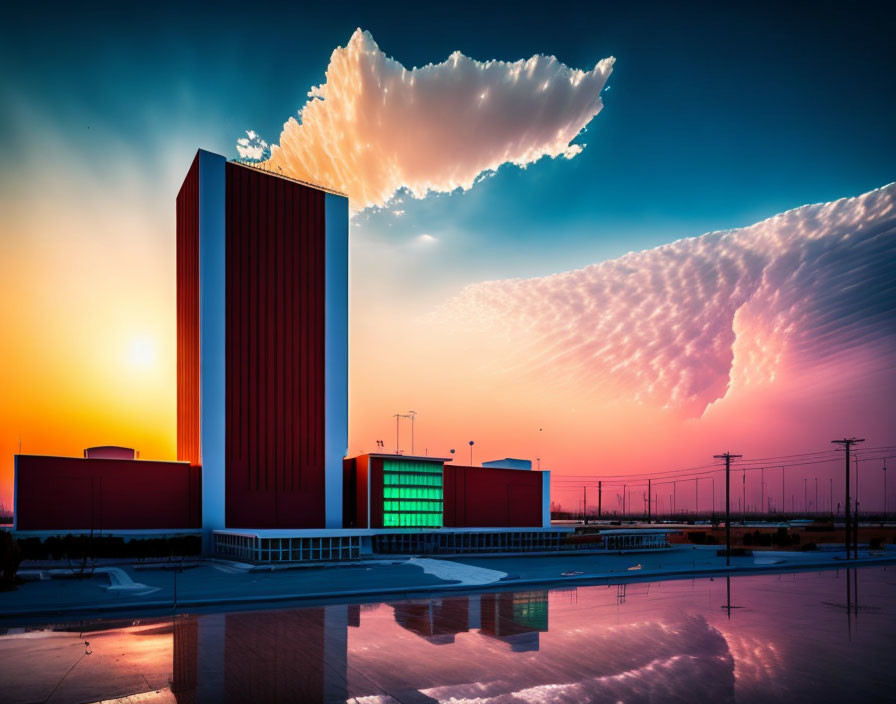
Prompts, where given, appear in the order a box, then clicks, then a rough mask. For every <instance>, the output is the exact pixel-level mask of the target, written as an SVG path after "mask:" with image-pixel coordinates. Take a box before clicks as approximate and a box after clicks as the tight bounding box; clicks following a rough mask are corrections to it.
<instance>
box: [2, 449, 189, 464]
mask: <svg viewBox="0 0 896 704" xmlns="http://www.w3.org/2000/svg"><path fill="white" fill-rule="evenodd" d="M90 449H95V448H90ZM126 449H130V448H126ZM13 457H49V458H51V459H54V460H79V461H80V462H98V461H102V460H106V461H111V462H143V463H144V464H145V463H147V462H163V463H165V464H190V463H189V462H188V461H186V460H151V459H146V458H143V457H84V456H83V455H74V456H73V455H38V454H34V453H31V452H16V453H15V454H13Z"/></svg>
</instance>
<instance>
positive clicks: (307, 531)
mask: <svg viewBox="0 0 896 704" xmlns="http://www.w3.org/2000/svg"><path fill="white" fill-rule="evenodd" d="M574 530H575V529H574V528H571V527H570V528H567V527H565V526H553V527H551V528H543V527H541V526H537V527H532V528H296V529H295V530H291V529H289V528H260V529H258V530H253V529H251V528H222V529H221V530H216V531H213V532H214V534H215V535H238V536H244V537H250V538H338V537H343V536H345V537H348V536H353V535H354V536H366V535H385V534H388V535H395V534H406V535H420V534H422V533H429V534H432V535H448V534H450V533H572V532H574Z"/></svg>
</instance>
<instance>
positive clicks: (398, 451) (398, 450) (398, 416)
mask: <svg viewBox="0 0 896 704" xmlns="http://www.w3.org/2000/svg"><path fill="white" fill-rule="evenodd" d="M392 417H393V418H394V419H395V454H396V455H400V454H401V444H400V443H399V442H398V423H399V421H400V420H401V419H402V418H410V417H411V416H409V415H407V414H403V413H396V414H395V415H393V416H392Z"/></svg>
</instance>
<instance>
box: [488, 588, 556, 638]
mask: <svg viewBox="0 0 896 704" xmlns="http://www.w3.org/2000/svg"><path fill="white" fill-rule="evenodd" d="M480 614H481V615H480V618H481V620H482V626H481V627H480V629H479V632H480V633H482V634H484V635H487V636H490V637H492V638H497V639H499V640H501V641H503V642H505V643H507V644H509V645H510V649H511V650H513V651H514V652H525V651H529V650H538V645H539V635H538V634H539V632H542V633H543V632H546V631H547V630H548V593H547V591H535V592H500V593H497V594H483V595H482V597H481V606H480Z"/></svg>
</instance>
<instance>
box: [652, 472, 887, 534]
mask: <svg viewBox="0 0 896 704" xmlns="http://www.w3.org/2000/svg"><path fill="white" fill-rule="evenodd" d="M885 469H886V467H885ZM886 483H887V475H886V474H885V475H884V486H886ZM650 491H651V489H650V479H648V480H647V522H648V523H650V509H651V508H653V507H652V506H651V505H650V498H651V496H652V495H651V493H650ZM884 493H886V490H884ZM884 513H886V511H884Z"/></svg>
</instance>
